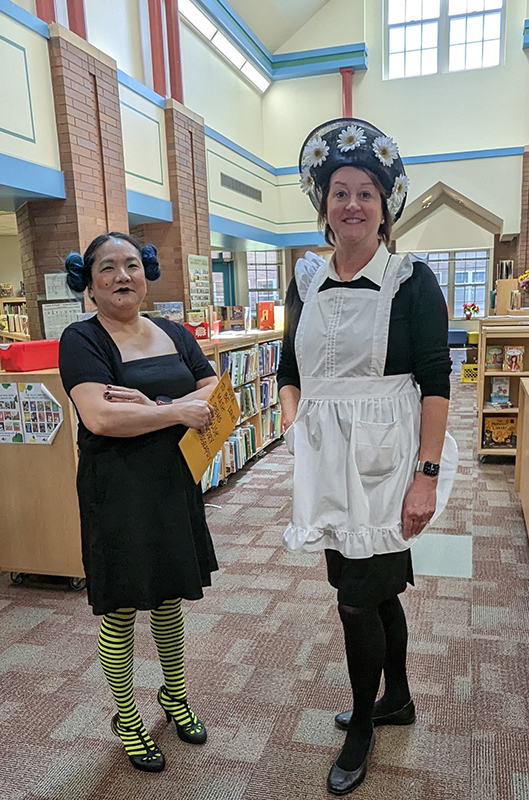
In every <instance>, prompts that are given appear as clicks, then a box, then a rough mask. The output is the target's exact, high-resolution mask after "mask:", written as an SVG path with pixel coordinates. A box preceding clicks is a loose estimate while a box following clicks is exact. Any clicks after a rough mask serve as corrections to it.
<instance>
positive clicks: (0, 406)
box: [0, 383, 24, 444]
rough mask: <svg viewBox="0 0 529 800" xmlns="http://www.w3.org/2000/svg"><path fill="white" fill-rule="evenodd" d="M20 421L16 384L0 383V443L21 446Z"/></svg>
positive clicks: (22, 438) (22, 437)
mask: <svg viewBox="0 0 529 800" xmlns="http://www.w3.org/2000/svg"><path fill="white" fill-rule="evenodd" d="M23 441H24V436H23V433H22V420H21V415H20V404H19V401H18V387H17V384H16V383H0V442H3V443H6V444H7V443H9V444H22V442H23Z"/></svg>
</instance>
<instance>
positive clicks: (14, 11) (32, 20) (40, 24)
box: [0, 0, 50, 39]
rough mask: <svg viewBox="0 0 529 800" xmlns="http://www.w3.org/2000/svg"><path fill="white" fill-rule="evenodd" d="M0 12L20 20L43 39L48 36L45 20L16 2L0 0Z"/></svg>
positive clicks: (17, 20)
mask: <svg viewBox="0 0 529 800" xmlns="http://www.w3.org/2000/svg"><path fill="white" fill-rule="evenodd" d="M0 13H2V14H5V15H6V17H11V19H14V20H15V21H16V22H20V24H21V25H24V27H26V28H29V29H30V30H32V31H34V32H35V33H38V34H39V36H43V37H44V38H45V39H49V38H50V32H49V29H48V24H47V23H46V22H44V21H43V20H42V19H39V18H38V17H36V16H35V15H34V14H31V13H30V12H29V11H26V9H25V8H21V7H20V6H18V5H17V4H16V3H13V2H11V0H0Z"/></svg>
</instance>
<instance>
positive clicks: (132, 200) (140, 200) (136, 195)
mask: <svg viewBox="0 0 529 800" xmlns="http://www.w3.org/2000/svg"><path fill="white" fill-rule="evenodd" d="M127 211H128V213H129V222H130V223H131V225H140V224H141V223H142V222H172V221H173V204H172V203H171V202H170V201H169V200H161V199H160V198H159V197H151V195H148V194H142V193H141V192H133V191H132V190H131V189H127Z"/></svg>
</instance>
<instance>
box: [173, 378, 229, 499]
mask: <svg viewBox="0 0 529 800" xmlns="http://www.w3.org/2000/svg"><path fill="white" fill-rule="evenodd" d="M208 403H210V405H212V406H213V408H214V409H215V411H214V414H213V422H212V423H211V425H210V427H209V428H208V430H207V431H206V432H205V433H199V431H197V430H195V429H194V428H190V429H189V430H188V431H187V433H186V434H185V435H184V436H183V437H182V440H181V441H180V449H181V451H182V453H183V455H184V458H185V460H186V461H187V466H188V467H189V469H190V471H191V474H192V476H193V478H194V479H195V483H198V482H199V480H200V479H201V478H202V475H203V474H204V472H205V471H206V469H207V468H208V467H209V465H210V464H211V462H212V461H213V459H214V458H215V455H216V453H218V451H219V450H220V448H221V447H222V445H223V444H224V442H225V441H226V439H227V438H228V436H229V435H230V433H231V432H232V430H233V429H234V427H235V425H236V424H237V420H238V419H239V415H240V413H241V410H240V408H239V404H238V403H237V398H236V397H235V392H234V391H233V386H232V385H231V380H230V376H229V375H228V373H227V372H225V373H224V375H223V376H222V378H221V379H220V381H219V382H218V384H217V386H215V388H214V390H213V392H212V393H211V396H210V397H209V399H208Z"/></svg>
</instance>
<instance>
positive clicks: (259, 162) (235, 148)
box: [204, 125, 277, 175]
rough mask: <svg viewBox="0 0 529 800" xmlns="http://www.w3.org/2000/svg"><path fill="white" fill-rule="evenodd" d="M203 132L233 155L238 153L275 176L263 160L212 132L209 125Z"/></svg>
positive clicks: (275, 173) (216, 132) (225, 137)
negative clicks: (231, 151)
mask: <svg viewBox="0 0 529 800" xmlns="http://www.w3.org/2000/svg"><path fill="white" fill-rule="evenodd" d="M204 130H205V132H206V136H209V137H210V138H211V139H214V140H215V141H216V142H219V144H223V145H224V146H225V147H228V148H229V149H230V150H233V152H234V153H238V154H239V155H240V156H242V157H243V158H247V159H248V161H251V162H252V163H253V164H257V166H258V167H261V168H262V169H265V170H266V171H267V172H270V173H271V174H272V175H277V172H276V169H275V167H273V166H272V165H271V164H269V163H268V162H267V161H263V159H262V158H259V156H254V154H253V153H250V151H249V150H246V149H245V148H244V147H241V146H240V145H238V144H236V143H235V142H232V140H231V139H228V137H227V136H223V134H222V133H218V131H215V130H213V128H210V127H209V125H205V126H204Z"/></svg>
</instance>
